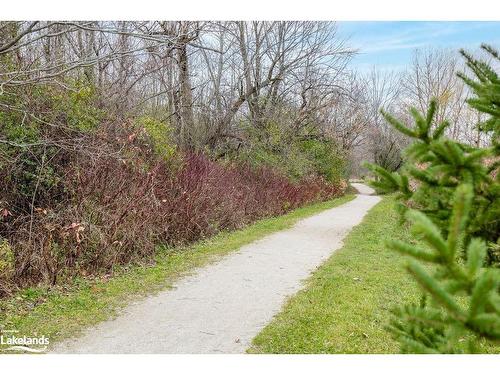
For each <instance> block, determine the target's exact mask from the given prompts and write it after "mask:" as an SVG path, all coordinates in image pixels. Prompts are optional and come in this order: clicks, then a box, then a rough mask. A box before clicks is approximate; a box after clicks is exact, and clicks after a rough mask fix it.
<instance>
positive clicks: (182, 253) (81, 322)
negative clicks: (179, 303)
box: [0, 195, 354, 342]
mask: <svg viewBox="0 0 500 375" xmlns="http://www.w3.org/2000/svg"><path fill="white" fill-rule="evenodd" d="M353 198H354V196H353V195H346V196H343V197H341V198H337V199H333V200H330V201H327V202H322V203H317V204H312V205H309V206H306V207H302V208H298V209H296V210H294V211H292V212H290V213H288V214H286V215H283V216H279V217H273V218H268V219H263V220H259V221H257V222H256V223H254V224H251V225H249V226H247V227H245V228H243V229H240V230H237V231H232V232H223V233H220V234H218V235H216V236H214V237H212V238H210V239H207V240H204V241H200V242H198V243H195V244H193V245H191V246H189V247H186V248H174V249H164V250H162V251H159V253H158V256H157V258H156V261H155V263H154V265H134V266H129V267H125V268H121V269H119V270H116V271H115V272H114V274H113V276H112V277H110V278H107V279H104V278H100V279H94V280H90V279H77V280H75V281H74V282H73V283H72V285H66V286H59V287H52V288H47V287H39V288H29V289H25V290H23V291H21V292H19V293H17V294H16V295H15V296H14V297H12V298H9V299H7V300H0V329H2V328H3V329H16V330H18V331H19V333H18V334H17V335H18V336H20V335H23V334H25V335H27V336H39V335H42V334H43V335H45V336H47V337H49V338H50V341H51V342H55V341H57V340H61V339H63V338H67V337H70V336H73V335H75V334H77V333H78V332H79V331H81V330H82V329H83V328H85V327H87V326H89V325H92V324H95V323H97V322H100V321H103V320H106V319H109V318H110V317H112V316H114V315H116V314H117V312H118V311H119V309H120V308H122V307H124V306H125V305H126V304H127V303H129V302H131V301H132V300H134V299H138V298H140V297H142V296H145V295H148V294H152V293H154V292H158V291H160V290H162V289H165V288H168V287H171V285H172V283H173V282H174V281H175V280H177V279H178V278H179V277H181V276H183V275H186V274H188V273H189V272H190V271H193V270H194V269H195V268H197V267H201V266H204V265H206V264H208V263H210V262H213V261H215V260H217V259H219V258H220V257H221V256H223V255H226V254H228V253H230V252H231V251H234V250H237V249H239V248H240V247H242V246H244V245H246V244H248V243H251V242H252V241H255V240H257V239H260V238H262V237H264V236H266V235H268V234H271V233H274V232H277V231H280V230H284V229H287V228H290V227H292V226H293V225H294V224H295V223H296V222H297V221H299V220H300V219H302V218H305V217H308V216H311V215H314V214H316V213H318V212H321V211H323V210H326V209H329V208H333V207H335V206H338V205H341V204H343V203H346V202H348V201H350V200H351V199H353Z"/></svg>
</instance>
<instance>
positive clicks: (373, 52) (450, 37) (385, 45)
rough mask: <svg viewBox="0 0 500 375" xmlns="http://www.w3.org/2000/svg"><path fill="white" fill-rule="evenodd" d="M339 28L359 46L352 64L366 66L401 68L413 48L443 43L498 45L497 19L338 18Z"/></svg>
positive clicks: (448, 45) (471, 47) (446, 45)
mask: <svg viewBox="0 0 500 375" xmlns="http://www.w3.org/2000/svg"><path fill="white" fill-rule="evenodd" d="M338 24H339V32H340V34H341V35H342V36H343V37H347V38H349V43H348V44H349V45H350V46H352V47H354V48H356V49H359V54H358V55H357V56H356V57H355V58H354V61H353V63H354V65H355V66H356V67H357V68H358V69H360V70H369V69H371V67H372V66H373V65H379V66H381V67H383V68H384V69H402V68H404V67H405V66H406V65H407V64H408V63H410V61H411V57H412V54H413V51H414V50H415V49H416V48H426V47H440V48H441V47H444V48H451V49H453V50H458V49H460V48H465V49H469V50H474V49H477V48H478V47H479V45H480V44H481V43H483V42H485V43H489V44H491V45H493V46H497V47H500V22H476V21H463V22H427V21H425V22H413V21H412V22H410V21H406V22H404V21H402V22H385V21H379V22H376V21H366V22H365V21H353V22H345V21H344V22H339V23H338Z"/></svg>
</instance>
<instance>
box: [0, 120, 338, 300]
mask: <svg viewBox="0 0 500 375" xmlns="http://www.w3.org/2000/svg"><path fill="white" fill-rule="evenodd" d="M162 126H163V125H161V124H160V125H159V123H158V122H156V121H153V120H151V119H148V118H146V119H141V120H140V121H135V125H131V124H130V125H129V124H127V123H120V124H119V126H118V125H116V124H115V125H113V124H107V125H102V126H100V127H98V128H97V129H94V130H92V131H89V130H88V128H87V127H85V128H84V129H72V130H71V131H69V130H68V131H66V132H56V133H52V134H49V133H47V132H46V133H45V135H44V139H45V140H46V139H48V138H49V135H50V140H51V142H50V143H47V144H44V145H41V146H39V147H35V146H33V147H24V148H15V149H14V147H16V146H11V150H10V151H11V153H12V154H16V155H17V158H16V159H13V160H11V161H10V162H9V163H4V164H3V165H2V168H1V169H0V174H1V176H0V177H2V189H1V194H0V212H1V213H2V215H1V217H0V238H1V239H2V242H1V243H2V245H1V246H0V248H1V251H2V254H0V267H2V269H1V270H0V293H1V294H6V293H9V291H11V290H12V289H13V288H15V287H19V286H27V285H31V284H33V283H39V282H50V283H53V284H54V283H57V282H58V281H61V279H66V278H68V277H72V276H75V275H86V274H90V273H98V272H107V271H109V270H111V269H112V267H113V266H114V265H116V264H125V263H127V262H130V261H135V260H139V259H145V258H146V259H148V258H149V259H151V258H152V255H154V252H155V247H156V246H157V245H158V244H169V245H178V244H184V243H188V242H192V241H196V240H198V239H200V238H203V237H207V236H210V235H213V234H214V233H216V232H218V231H221V230H228V229H233V228H238V227H241V226H243V225H245V224H248V223H250V222H252V221H254V220H256V219H258V218H262V217H266V216H270V215H278V214H282V213H284V212H286V211H288V210H290V209H293V208H296V207H298V206H301V205H303V204H306V203H309V202H314V201H320V200H325V199H329V198H332V197H334V196H337V195H339V194H341V193H342V190H343V187H342V184H341V183H340V180H336V182H335V183H332V182H331V181H326V180H325V178H323V177H321V176H319V175H318V174H309V175H308V176H303V177H301V178H298V179H296V180H291V179H290V178H288V177H286V176H285V175H284V174H283V173H281V172H279V171H278V170H277V169H272V168H271V167H266V166H254V165H251V164H250V163H248V162H244V161H234V160H233V161H230V160H226V161H225V162H217V161H213V160H210V159H209V158H208V157H207V156H205V155H204V154H202V153H197V152H194V151H185V152H180V151H175V148H174V146H171V145H170V144H169V143H168V142H167V141H164V140H163V139H161V137H160V136H159V134H158V132H161V131H162V129H163V128H162ZM68 139H71V140H72V141H74V143H72V147H61V145H63V146H67V145H68V143H67V142H68ZM166 156H168V157H166ZM30 160H31V161H33V167H32V168H28V167H27V166H26V163H31V161H30Z"/></svg>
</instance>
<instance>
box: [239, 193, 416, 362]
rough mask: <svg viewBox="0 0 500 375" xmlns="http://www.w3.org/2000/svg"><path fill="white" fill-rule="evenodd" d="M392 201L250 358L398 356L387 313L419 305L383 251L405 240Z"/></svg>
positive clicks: (267, 331)
mask: <svg viewBox="0 0 500 375" xmlns="http://www.w3.org/2000/svg"><path fill="white" fill-rule="evenodd" d="M393 203H394V200H393V199H392V198H390V197H387V198H384V199H383V200H382V202H381V203H379V204H378V205H377V206H375V207H374V208H373V209H372V210H371V211H370V212H369V213H368V214H367V216H366V217H365V219H364V220H363V222H362V223H361V224H360V225H358V226H357V227H355V228H354V229H353V231H352V232H351V233H350V234H349V235H348V236H347V238H346V240H345V241H344V246H343V247H342V249H340V250H338V251H337V252H335V253H334V254H333V255H332V257H331V258H330V259H329V260H328V261H327V262H326V263H325V264H324V265H322V266H321V267H320V268H319V269H318V270H317V271H316V272H315V273H314V274H313V275H312V276H311V278H310V279H309V280H308V281H307V284H306V287H305V289H304V290H303V291H301V292H299V293H298V294H297V295H295V296H294V297H292V298H291V299H290V300H289V301H288V303H287V304H286V305H285V307H284V309H283V310H282V312H281V313H280V314H278V315H277V316H276V317H275V319H274V320H273V321H272V322H271V323H270V324H269V325H268V326H267V327H266V328H264V330H263V331H262V332H261V333H260V334H259V335H258V336H257V337H256V338H255V339H254V341H253V347H252V348H251V349H250V350H249V351H250V352H253V353H398V352H399V344H398V343H397V342H395V341H394V340H393V339H392V338H391V336H390V334H389V333H388V332H387V331H386V330H385V329H384V327H385V326H386V324H387V323H388V321H389V318H390V309H391V308H392V307H393V306H395V305H398V304H401V303H402V302H408V301H418V299H419V295H420V294H419V292H418V288H417V286H416V284H415V283H414V282H413V281H412V280H411V279H410V277H409V276H408V275H407V273H406V272H405V270H404V269H403V264H404V263H405V258H404V257H403V256H402V255H399V254H398V253H396V252H394V251H392V250H388V249H387V248H386V247H385V246H384V241H385V239H387V238H396V237H397V238H401V239H409V238H410V236H409V233H408V231H407V230H406V229H405V228H402V227H401V226H399V225H398V215H397V213H396V212H395V211H394V209H393Z"/></svg>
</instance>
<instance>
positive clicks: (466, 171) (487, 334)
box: [368, 45, 500, 353]
mask: <svg viewBox="0 0 500 375" xmlns="http://www.w3.org/2000/svg"><path fill="white" fill-rule="evenodd" d="M482 48H483V49H484V50H485V51H486V52H487V53H489V54H490V55H491V56H492V58H493V59H496V60H497V61H500V59H499V55H498V53H497V52H496V51H495V50H493V49H492V48H491V47H489V46H486V45H483V46H482ZM461 53H462V55H463V56H464V58H465V59H466V63H467V66H468V67H469V68H470V69H471V71H472V72H473V74H474V76H475V79H472V78H469V77H467V76H465V75H463V74H460V75H459V76H460V77H461V78H462V79H463V80H464V81H465V83H466V84H467V85H468V86H469V87H470V88H471V90H472V92H473V93H474V97H473V98H471V99H470V100H468V104H469V105H470V106H471V107H473V108H475V109H476V110H478V111H479V112H481V113H485V114H487V115H488V119H487V120H486V121H484V122H482V123H480V124H478V125H477V126H478V127H479V130H480V131H481V132H484V133H487V134H488V135H489V136H490V137H491V146H489V147H484V148H480V147H473V146H470V145H467V144H463V143H461V142H459V141H456V140H451V139H447V138H446V137H445V136H444V133H445V130H446V128H447V126H448V125H449V123H448V122H447V121H444V122H442V123H439V124H436V123H435V113H436V109H437V102H436V101H435V100H434V101H432V102H431V104H430V107H429V109H428V111H427V113H426V114H425V115H424V114H421V113H419V112H418V111H417V110H416V109H414V108H412V109H411V110H410V112H411V114H412V117H413V119H414V121H415V125H414V126H412V127H409V126H406V125H405V124H403V123H402V122H400V121H399V120H397V119H396V118H394V117H392V116H391V115H390V114H388V113H384V112H383V114H384V117H385V118H386V120H387V121H388V122H389V123H390V124H391V125H393V126H394V128H396V129H397V130H398V131H400V132H401V133H403V134H405V135H406V136H408V137H411V138H412V139H413V141H414V142H413V143H412V144H411V145H410V146H409V147H408V148H407V149H406V150H405V164H404V166H403V168H402V169H401V170H400V171H399V172H389V171H387V170H385V169H383V168H381V167H380V166H377V165H368V168H370V169H371V170H372V171H373V172H374V173H375V174H376V176H377V177H378V180H377V181H374V182H373V184H372V185H373V186H374V187H375V188H376V189H377V190H379V191H380V192H383V193H389V192H397V198H398V209H399V210H400V212H401V213H402V217H403V218H405V219H406V220H408V221H409V222H410V223H411V224H412V230H413V232H414V234H415V236H416V240H417V241H414V242H412V243H405V242H401V241H396V240H394V241H390V242H389V246H390V247H391V248H393V249H395V250H397V251H399V252H402V253H404V254H407V255H409V256H411V258H413V259H412V260H411V261H410V262H409V264H408V266H407V268H408V271H409V272H410V274H411V275H412V276H413V278H414V279H415V280H416V281H417V282H418V283H419V285H420V286H421V287H422V289H423V291H424V295H423V297H422V301H421V303H420V304H419V305H407V306H403V307H401V308H399V309H397V310H396V311H395V316H394V319H393V320H392V322H391V325H390V330H391V331H392V332H393V334H394V335H395V337H396V338H397V339H398V340H399V341H400V342H401V344H402V351H403V352H420V353H454V352H475V351H481V350H482V347H481V345H478V343H483V342H484V340H486V341H487V340H493V341H497V340H500V296H499V288H500V269H499V268H498V266H499V265H500V240H499V234H500V221H499V218H500V176H499V174H498V169H499V165H500V143H499V134H500V79H499V77H498V75H497V73H496V72H495V71H494V70H493V69H492V68H491V67H490V66H489V65H488V64H487V63H485V62H484V61H480V60H477V59H475V58H473V57H472V56H470V55H469V54H467V53H466V52H465V51H461ZM421 243H422V244H421ZM478 339H480V340H479V341H478Z"/></svg>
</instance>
